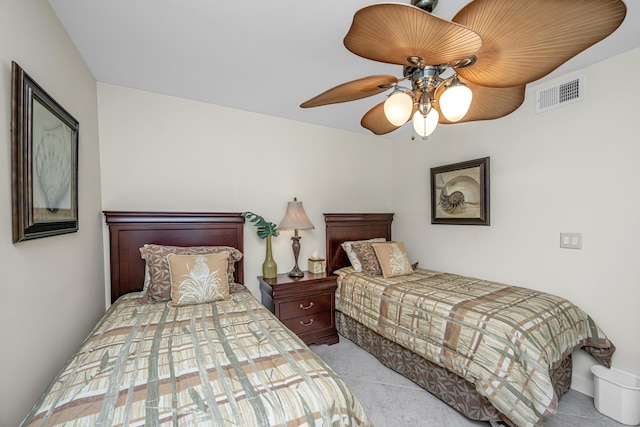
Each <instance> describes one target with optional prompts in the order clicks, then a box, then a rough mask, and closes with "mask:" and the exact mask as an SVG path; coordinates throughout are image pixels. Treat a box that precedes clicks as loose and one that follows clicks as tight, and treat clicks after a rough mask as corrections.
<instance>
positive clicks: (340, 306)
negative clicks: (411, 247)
mask: <svg viewBox="0 0 640 427" xmlns="http://www.w3.org/2000/svg"><path fill="white" fill-rule="evenodd" d="M336 273H337V274H338V275H339V279H338V289H337V291H336V309H337V310H338V311H339V312H341V313H343V314H345V315H346V316H348V317H350V318H351V319H353V320H355V321H356V322H358V323H359V324H361V325H364V326H365V327H366V328H368V329H370V330H372V331H374V332H375V333H377V334H379V335H380V336H382V337H384V338H386V339H389V340H390V341H392V342H394V343H397V344H399V345H400V346H402V347H403V348H406V349H408V350H410V351H411V352H413V353H415V354H418V355H419V356H421V357H424V358H425V359H427V360H429V361H431V362H432V363H434V364H436V365H437V366H440V367H443V368H446V369H447V370H449V371H451V372H452V373H455V374H456V375H458V376H460V377H462V378H464V379H465V380H466V381H469V382H470V383H471V384H473V386H474V387H475V390H476V391H477V392H478V393H479V394H480V395H481V396H484V397H486V399H487V400H488V401H489V402H490V403H491V404H492V405H493V406H494V407H495V408H496V409H497V410H499V411H500V412H501V413H502V414H504V415H505V416H506V417H507V418H508V419H509V420H510V421H511V422H512V423H513V424H516V425H519V426H529V425H531V426H535V425H542V424H544V422H545V421H546V419H547V418H549V417H550V416H552V415H553V414H554V413H555V411H556V409H557V403H558V395H557V393H556V391H555V390H554V381H553V379H552V374H551V373H552V372H553V371H554V370H556V368H557V367H558V366H559V365H560V364H562V363H563V362H564V360H565V359H566V358H567V357H569V356H570V355H571V353H572V352H573V351H574V350H575V349H577V348H584V349H585V350H586V351H588V352H589V353H590V354H592V355H593V356H594V357H595V358H596V360H598V361H599V362H601V363H603V364H605V365H610V361H611V356H612V355H613V352H614V351H615V347H614V345H613V344H612V343H611V342H610V341H609V340H608V339H607V337H606V336H605V334H604V333H603V332H602V330H600V328H598V326H597V325H596V324H595V322H594V321H593V319H591V318H590V317H589V316H588V315H587V314H586V313H585V312H584V311H582V310H581V309H580V308H579V307H577V306H576V305H574V304H572V303H571V302H569V301H567V300H566V299H563V298H561V297H558V296H555V295H551V294H548V293H544V292H539V291H535V290H531V289H526V288H521V287H516V286H508V285H504V284H500V283H495V282H490V281H486V280H479V279H475V278H470V277H464V276H460V275H456V274H450V273H443V272H438V271H433V270H426V269H416V270H415V271H414V272H413V273H412V274H409V275H405V276H399V277H393V278H387V279H385V278H382V277H371V276H368V275H367V274H364V273H357V272H355V271H354V270H353V268H352V267H346V268H343V269H340V270H338V271H337V272H336Z"/></svg>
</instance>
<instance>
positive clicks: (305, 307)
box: [300, 301, 313, 310]
mask: <svg viewBox="0 0 640 427" xmlns="http://www.w3.org/2000/svg"><path fill="white" fill-rule="evenodd" d="M311 307H313V301H311V302H310V303H309V305H307V306H304V305H302V304H300V308H301V309H303V310H309V309H310V308H311Z"/></svg>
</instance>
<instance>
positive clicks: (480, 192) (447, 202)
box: [431, 157, 490, 225]
mask: <svg viewBox="0 0 640 427" xmlns="http://www.w3.org/2000/svg"><path fill="white" fill-rule="evenodd" d="M489 213H490V210H489V157H484V158H481V159H475V160H469V161H466V162H461V163H455V164H451V165H446V166H439V167H435V168H431V223H432V224H461V225H490V221H489Z"/></svg>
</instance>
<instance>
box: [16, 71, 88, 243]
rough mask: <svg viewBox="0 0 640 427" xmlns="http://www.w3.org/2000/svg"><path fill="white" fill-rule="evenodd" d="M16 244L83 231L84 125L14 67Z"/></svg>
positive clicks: (23, 72)
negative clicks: (80, 166) (80, 133)
mask: <svg viewBox="0 0 640 427" xmlns="http://www.w3.org/2000/svg"><path fill="white" fill-rule="evenodd" d="M11 80H12V81H11V90H12V94H11V114H12V115H11V131H12V135H11V193H12V194H11V199H12V200H11V201H12V222H13V229H12V234H13V242H14V243H16V242H20V241H23V240H31V239H37V238H40V237H48V236H54V235H58V234H66V233H73V232H75V231H78V131H79V123H78V121H77V120H76V119H74V118H73V116H71V114H69V113H68V112H67V111H66V110H65V109H64V108H62V106H60V104H58V103H57V102H56V101H55V100H54V99H53V98H51V96H49V94H47V92H45V90H44V89H42V87H40V86H39V85H38V84H37V83H36V82H35V81H34V80H33V79H32V78H31V77H29V75H28V74H27V73H25V71H24V70H23V69H22V68H21V67H20V66H19V65H18V64H16V63H15V62H12V64H11Z"/></svg>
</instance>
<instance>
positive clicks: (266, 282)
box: [258, 271, 339, 345]
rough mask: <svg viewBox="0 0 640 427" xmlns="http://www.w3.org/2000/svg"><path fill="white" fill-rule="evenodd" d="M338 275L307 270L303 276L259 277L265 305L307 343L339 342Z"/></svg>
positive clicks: (283, 274) (279, 275) (285, 274)
mask: <svg viewBox="0 0 640 427" xmlns="http://www.w3.org/2000/svg"><path fill="white" fill-rule="evenodd" d="M336 279H337V276H328V275H327V274H326V273H319V274H313V273H309V272H308V271H305V272H304V277H300V278H295V277H289V275H288V274H287V273H282V274H278V277H276V278H275V279H265V278H263V277H262V276H258V280H259V281H260V293H261V294H262V304H263V305H264V306H265V307H267V308H268V309H269V310H271V312H272V313H273V314H275V315H276V317H277V318H278V319H280V321H281V322H282V323H284V325H285V326H286V327H287V328H289V329H290V330H291V331H293V332H294V333H295V334H296V335H298V336H299V337H300V338H301V339H302V340H303V341H304V342H305V343H307V344H320V343H327V344H329V345H331V344H335V343H337V342H338V339H339V338H338V331H337V330H336V312H335V292H336V287H337V283H336Z"/></svg>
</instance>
